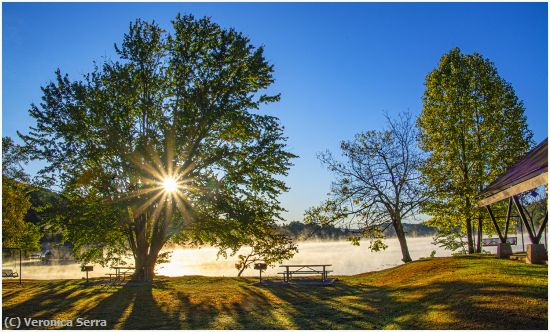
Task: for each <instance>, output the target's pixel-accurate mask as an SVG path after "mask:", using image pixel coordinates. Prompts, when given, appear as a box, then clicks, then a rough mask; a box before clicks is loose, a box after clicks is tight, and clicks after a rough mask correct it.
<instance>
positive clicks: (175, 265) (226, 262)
mask: <svg viewBox="0 0 550 332" xmlns="http://www.w3.org/2000/svg"><path fill="white" fill-rule="evenodd" d="M432 241H433V239H432V237H417V238H408V239H407V243H408V245H409V251H410V254H411V257H412V259H413V260H416V259H419V258H421V257H428V256H429V255H430V253H431V252H432V250H435V251H436V255H435V256H436V257H444V256H450V254H451V253H450V251H448V250H445V249H442V248H439V247H437V246H435V245H433V244H432ZM385 243H386V244H387V245H388V248H387V249H386V250H384V251H381V252H371V251H370V250H369V248H368V245H369V242H368V241H363V242H362V243H361V245H360V246H354V245H352V244H351V243H350V242H348V241H317V242H316V241H308V242H299V243H298V250H299V252H298V253H297V254H296V255H295V256H294V257H293V258H292V259H290V260H287V261H285V262H284V264H332V268H331V270H333V271H334V272H333V274H334V275H353V274H358V273H363V272H369V271H377V270H382V269H386V268H389V267H393V266H397V265H399V264H402V261H401V250H400V248H399V242H398V241H397V239H395V238H392V239H387V240H385ZM493 249H494V247H489V248H484V250H488V251H490V252H494V250H493ZM513 249H514V251H516V248H515V246H513ZM519 249H520V250H521V248H519ZM171 252H172V255H171V259H170V262H169V263H163V264H159V265H158V266H157V268H156V271H157V274H158V275H164V276H170V277H175V276H185V275H203V276H226V277H235V276H236V275H237V270H236V269H235V263H236V262H237V256H236V255H235V256H228V257H227V259H225V258H223V257H219V258H218V257H217V249H216V248H212V247H205V248H200V249H196V248H192V249H190V248H175V249H172V250H171ZM246 252H247V249H246V248H245V249H242V250H241V251H240V252H239V253H246ZM239 253H237V254H239ZM24 263H25V262H24ZM13 265H14V264H13V262H11V263H10V262H3V268H11V269H13V268H14V266H13ZM15 270H17V271H18V270H19V267H18V266H17V268H16V269H15ZM280 271H281V268H279V267H278V264H277V266H276V267H275V268H269V269H268V270H267V271H265V275H272V276H273V275H276V274H277V272H280ZM105 273H112V270H110V269H109V268H103V267H101V266H99V265H94V271H93V272H90V274H89V276H90V277H91V278H93V277H104V276H105ZM84 275H85V274H84V273H83V272H81V271H80V264H78V263H70V264H65V265H54V264H52V265H40V264H38V265H36V264H33V265H27V264H24V265H23V272H22V276H23V279H80V278H82V277H83V276H84ZM243 276H258V271H256V270H254V269H252V268H250V269H248V270H246V271H245V272H244V273H243Z"/></svg>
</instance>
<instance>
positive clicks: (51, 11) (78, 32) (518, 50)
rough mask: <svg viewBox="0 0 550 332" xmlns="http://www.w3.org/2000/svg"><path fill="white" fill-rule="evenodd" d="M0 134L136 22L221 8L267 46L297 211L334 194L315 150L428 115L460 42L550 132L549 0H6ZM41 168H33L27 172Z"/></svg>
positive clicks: (26, 122) (230, 23) (221, 15)
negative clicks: (346, 0) (437, 77)
mask: <svg viewBox="0 0 550 332" xmlns="http://www.w3.org/2000/svg"><path fill="white" fill-rule="evenodd" d="M2 9H3V17H2V59H3V61H2V72H3V74H2V75H3V77H2V80H3V81H2V83H3V84H2V135H8V136H12V137H15V136H16V130H19V131H22V132H26V131H27V128H28V127H29V126H30V125H32V122H31V119H30V118H29V117H28V115H27V110H28V108H29V105H30V104H31V103H32V102H35V103H38V102H39V101H40V97H41V91H40V86H41V85H44V84H45V83H47V82H48V81H49V80H51V79H52V78H53V77H54V76H53V73H54V71H55V69H56V68H58V67H59V68H61V70H62V71H63V72H66V73H68V74H69V75H71V76H72V77H73V78H78V77H79V76H80V75H82V74H84V73H86V72H88V71H90V70H91V68H92V63H93V61H94V60H101V58H102V57H110V56H113V55H114V51H113V44H114V43H115V42H117V43H118V42H120V40H121V38H122V35H123V34H124V32H126V31H127V29H128V24H129V22H130V21H132V20H134V19H136V18H143V19H145V20H155V21H156V22H158V23H159V24H160V25H161V26H162V27H164V28H166V29H170V23H169V22H170V20H171V19H173V18H174V17H175V15H176V13H178V12H181V13H192V14H194V15H195V16H198V17H201V16H211V17H212V19H213V20H214V21H215V22H217V23H219V24H220V25H222V26H223V27H227V28H229V27H233V28H235V29H236V30H238V31H241V32H243V33H245V34H246V35H248V36H249V37H250V38H251V40H252V42H253V43H254V44H255V45H264V46H265V54H266V57H267V58H268V60H269V61H270V62H271V63H273V64H274V65H275V79H276V83H275V85H274V87H273V89H274V91H277V92H280V93H281V94H282V100H281V102H279V103H277V104H276V105H270V106H269V107H266V108H265V111H267V112H270V113H271V114H274V115H276V116H278V117H279V118H280V119H281V121H282V123H283V125H284V126H285V127H286V134H287V136H288V137H289V141H288V144H289V149H290V151H291V152H293V153H295V154H297V155H299V156H300V158H299V159H297V160H295V166H294V167H293V168H292V169H291V171H290V174H289V176H288V178H287V183H288V184H289V185H290V187H291V190H290V192H288V193H286V194H284V195H283V197H282V203H283V205H284V206H285V208H286V209H288V210H289V212H288V214H287V219H288V220H299V219H301V217H302V214H303V211H304V210H305V209H306V208H308V207H310V206H313V205H316V204H318V203H319V202H320V201H321V200H322V199H324V198H325V195H326V192H327V191H328V190H329V186H330V181H331V178H330V174H328V172H326V171H325V170H324V169H323V168H322V166H321V165H320V163H319V161H318V160H317V159H316V157H315V155H316V153H317V152H320V151H323V150H325V149H330V150H332V151H336V150H337V147H338V143H339V141H341V140H342V139H348V138H351V137H352V136H353V135H354V134H355V133H357V132H359V131H364V130H370V129H380V128H381V127H382V126H383V122H384V120H383V111H387V112H388V113H389V114H390V115H391V114H396V113H398V112H401V111H410V112H411V113H413V114H415V115H416V114H418V113H419V112H420V110H421V107H422V102H421V96H422V93H423V91H424V87H423V82H424V78H425V77H426V75H427V74H428V73H429V72H430V71H431V70H432V69H434V68H435V67H436V66H437V63H438V61H439V58H440V57H441V56H442V55H443V54H444V53H446V52H448V51H449V50H450V49H451V48H453V47H460V48H461V49H462V51H463V52H465V53H471V52H474V51H476V52H479V53H481V54H483V55H484V56H485V57H488V58H490V59H491V60H492V61H493V62H494V63H495V65H496V67H497V68H498V71H499V74H500V75H501V76H502V77H503V78H504V79H506V80H507V81H508V82H510V83H511V84H512V85H513V87H514V88H515V90H516V93H517V95H518V96H519V98H520V99H522V100H523V101H524V103H525V107H526V115H527V120H528V124H529V127H530V128H531V130H532V131H533V132H534V134H535V140H536V141H537V142H538V141H541V140H542V139H544V138H545V137H547V135H548V132H547V130H548V17H547V4H546V3H528V4H518V3H515V4H514V3H506V4H498V3H485V4H478V3H462V4H452V3H446V4H434V3H427V4H398V3H394V4H392V3H386V4H375V3H356V4H335V3H334V4H327V3H322V4H307V3H302V4H299V3H275V4H265V3H264V4H251V3H238V4H215V3H191V4H189V3H188V4H178V3H164V4H147V3H112V4H108V3H103V4H101V3H98V4H87V3H78V4H66V3H54V4H35V3H3V4H2ZM36 167H37V165H36V164H34V165H30V166H29V171H30V172H31V173H32V172H34V171H35V170H36Z"/></svg>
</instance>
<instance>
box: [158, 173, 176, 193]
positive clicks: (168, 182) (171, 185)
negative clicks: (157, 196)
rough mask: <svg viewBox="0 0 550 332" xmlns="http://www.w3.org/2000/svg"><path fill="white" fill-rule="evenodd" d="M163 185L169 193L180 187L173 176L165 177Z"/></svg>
mask: <svg viewBox="0 0 550 332" xmlns="http://www.w3.org/2000/svg"><path fill="white" fill-rule="evenodd" d="M162 186H163V188H164V191H166V192H168V193H173V192H175V191H176V190H177V189H178V183H177V182H176V180H175V179H174V178H172V177H167V178H164V180H163V181H162Z"/></svg>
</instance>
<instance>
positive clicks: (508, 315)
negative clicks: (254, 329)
mask: <svg viewBox="0 0 550 332" xmlns="http://www.w3.org/2000/svg"><path fill="white" fill-rule="evenodd" d="M269 291H270V292H272V293H273V294H274V295H276V296H277V297H279V298H280V299H282V300H283V301H285V302H286V303H287V304H288V306H289V307H290V308H291V309H290V310H289V314H290V317H291V319H292V320H293V322H294V325H295V326H296V328H297V329H382V328H392V329H547V327H548V320H547V314H546V312H547V298H548V294H547V290H546V289H541V288H540V287H535V286H522V287H518V286H517V285H514V284H504V283H475V282H436V283H432V284H429V285H425V286H419V287H402V288H399V287H397V288H387V287H372V286H367V285H348V284H346V283H344V282H337V283H336V284H335V285H334V286H333V287H323V288H318V289H314V288H313V287H307V286H287V287H281V286H279V287H270V288H269ZM533 299H539V300H541V301H540V302H539V304H538V305H537V306H534V307H533V308H530V307H529V303H531V302H532V301H533ZM544 300H546V305H541V304H540V303H542V302H544ZM514 301H515V303H514Z"/></svg>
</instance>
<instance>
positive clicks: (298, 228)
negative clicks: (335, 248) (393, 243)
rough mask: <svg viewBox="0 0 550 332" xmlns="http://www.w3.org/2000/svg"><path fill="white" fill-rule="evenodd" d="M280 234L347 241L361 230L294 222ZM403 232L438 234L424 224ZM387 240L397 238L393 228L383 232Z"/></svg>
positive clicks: (409, 226) (408, 226)
mask: <svg viewBox="0 0 550 332" xmlns="http://www.w3.org/2000/svg"><path fill="white" fill-rule="evenodd" d="M278 229H279V231H280V232H282V233H284V234H287V235H289V237H291V238H293V239H295V240H297V241H304V240H347V239H349V238H350V237H354V236H357V234H359V233H360V230H359V229H350V228H343V227H337V226H334V225H330V224H329V225H319V224H311V223H303V222H300V221H293V222H290V223H288V224H285V225H280V226H278ZM403 231H404V232H405V234H406V235H407V236H409V237H419V236H433V235H435V234H436V233H437V228H435V227H431V226H427V225H425V224H423V223H419V224H412V223H403ZM382 235H383V236H384V237H385V238H394V237H396V236H397V235H396V233H395V230H394V229H393V228H392V227H387V228H386V229H385V230H383V231H382Z"/></svg>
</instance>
